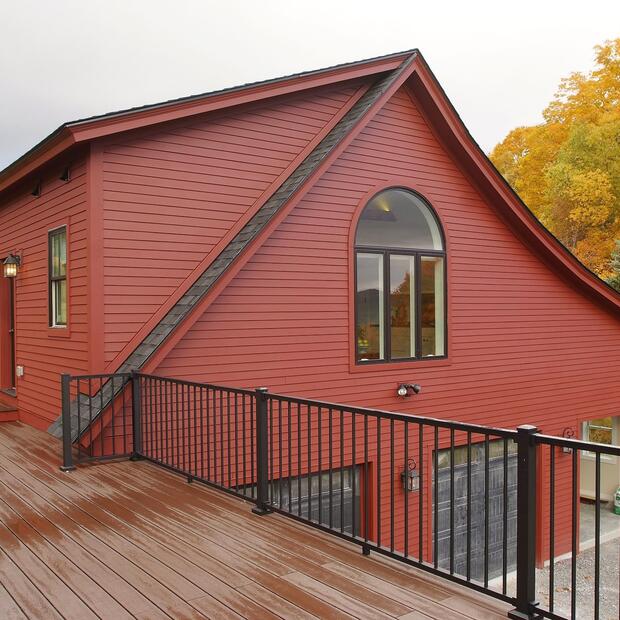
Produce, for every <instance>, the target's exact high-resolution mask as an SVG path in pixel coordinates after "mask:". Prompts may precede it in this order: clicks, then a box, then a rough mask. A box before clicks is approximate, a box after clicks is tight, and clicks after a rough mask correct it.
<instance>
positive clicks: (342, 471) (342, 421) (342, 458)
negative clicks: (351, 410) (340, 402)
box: [340, 409, 355, 532]
mask: <svg viewBox="0 0 620 620" xmlns="http://www.w3.org/2000/svg"><path fill="white" fill-rule="evenodd" d="M353 502H355V494H354V496H353ZM340 531H341V532H344V410H343V409H340Z"/></svg>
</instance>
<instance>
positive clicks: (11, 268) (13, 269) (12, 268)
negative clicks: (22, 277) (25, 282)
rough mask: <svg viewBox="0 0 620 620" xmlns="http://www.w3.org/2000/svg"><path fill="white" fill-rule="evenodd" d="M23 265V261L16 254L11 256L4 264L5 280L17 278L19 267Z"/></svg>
mask: <svg viewBox="0 0 620 620" xmlns="http://www.w3.org/2000/svg"><path fill="white" fill-rule="evenodd" d="M20 265H21V260H20V258H19V256H15V254H9V255H8V256H7V257H6V258H5V259H4V262H3V263H2V267H3V270H4V277H5V278H14V277H15V276H17V271H18V269H19V266H20Z"/></svg>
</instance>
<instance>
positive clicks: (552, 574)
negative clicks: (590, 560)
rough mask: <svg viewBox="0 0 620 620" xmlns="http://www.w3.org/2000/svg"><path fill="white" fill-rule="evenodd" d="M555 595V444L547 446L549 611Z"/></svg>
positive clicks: (551, 609) (551, 608)
mask: <svg viewBox="0 0 620 620" xmlns="http://www.w3.org/2000/svg"><path fill="white" fill-rule="evenodd" d="M554 595H555V446H549V611H553V605H554Z"/></svg>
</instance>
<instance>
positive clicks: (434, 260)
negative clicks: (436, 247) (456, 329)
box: [421, 256, 445, 357]
mask: <svg viewBox="0 0 620 620" xmlns="http://www.w3.org/2000/svg"><path fill="white" fill-rule="evenodd" d="M443 278H444V268H443V258H440V257H436V256H423V257H422V274H421V285H422V286H421V288H422V299H421V314H422V316H421V319H422V357H432V356H434V355H444V353H445V343H444V337H445V321H444V286H443Z"/></svg>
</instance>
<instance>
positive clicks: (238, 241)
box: [48, 52, 417, 440]
mask: <svg viewBox="0 0 620 620" xmlns="http://www.w3.org/2000/svg"><path fill="white" fill-rule="evenodd" d="M416 55H417V54H416V53H415V52H413V53H412V54H410V55H409V56H408V57H407V58H406V59H405V60H404V61H403V62H402V63H401V64H400V66H399V67H398V68H396V69H394V70H393V71H390V72H389V73H388V74H387V75H385V76H383V77H381V78H380V79H379V80H377V81H376V82H375V83H374V84H373V85H372V86H370V87H369V88H368V90H367V91H366V92H365V93H364V94H363V95H362V96H361V97H360V98H359V99H358V100H357V101H356V102H355V103H354V104H353V106H352V107H351V109H350V110H349V111H348V112H347V113H346V114H345V115H344V116H343V117H342V118H341V119H340V120H339V121H338V122H337V123H336V125H334V127H333V128H332V129H331V130H330V131H329V133H328V134H327V135H326V136H325V137H324V138H323V139H322V140H321V141H320V142H319V143H318V144H317V146H316V147H315V148H314V149H313V150H312V151H311V152H310V153H309V154H308V155H307V156H306V157H305V158H304V160H303V161H302V162H301V163H300V164H299V165H298V166H297V167H296V168H295V170H294V171H293V172H292V173H291V174H290V175H289V176H288V177H287V178H286V179H285V180H284V181H283V182H282V184H281V185H280V186H279V188H278V189H277V190H276V191H275V192H274V193H273V194H272V195H271V197H270V198H269V199H268V200H267V201H266V202H265V203H264V204H263V206H262V207H261V208H260V209H258V211H257V212H256V213H255V214H254V215H253V216H252V218H251V219H250V220H249V221H248V222H247V223H246V224H245V226H243V228H242V229H241V230H240V231H239V232H238V233H237V234H236V235H235V236H234V237H233V239H232V240H231V241H230V243H229V244H228V245H227V246H226V247H225V248H224V249H223V250H222V251H221V252H220V253H219V254H218V256H217V257H216V258H215V260H213V261H212V262H211V263H210V264H209V266H208V267H207V268H206V269H205V270H204V271H203V272H202V274H201V275H200V276H198V278H197V279H196V281H195V282H194V284H192V286H190V288H189V289H188V290H187V291H186V292H185V293H184V294H183V295H182V296H181V297H180V299H179V300H178V301H177V302H176V303H175V304H174V306H172V308H171V309H170V310H169V311H168V312H167V313H166V314H165V315H164V317H163V318H162V319H161V320H160V321H159V323H158V324H157V325H156V326H155V327H154V328H153V329H152V330H151V332H150V333H149V334H148V336H146V338H144V339H143V340H142V342H141V343H140V344H138V345H137V346H136V347H135V349H134V350H133V351H132V352H131V353H130V354H129V355H128V357H127V359H126V360H125V361H124V362H123V363H122V364H121V365H120V366H119V368H118V371H117V372H119V373H128V372H131V371H134V370H140V369H141V368H142V367H143V366H144V365H145V364H146V362H147V361H148V360H149V359H150V358H151V356H152V355H153V354H154V353H155V352H156V351H157V350H158V349H159V347H161V346H162V345H163V344H164V342H165V341H166V339H167V338H168V336H170V335H171V334H172V332H174V330H175V329H176V328H177V326H178V325H179V324H180V323H182V322H183V320H184V319H185V318H186V317H187V316H188V315H189V314H190V312H191V311H192V310H193V309H194V308H195V307H196V305H197V304H198V303H199V302H200V301H201V300H202V299H203V298H204V297H205V295H207V293H208V292H209V291H210V290H211V288H212V287H213V286H214V285H215V283H216V282H217V281H218V280H219V279H220V278H221V277H222V275H224V273H226V272H227V270H228V269H229V268H230V267H231V266H232V264H233V263H234V262H235V260H236V259H237V257H238V256H240V255H241V254H242V253H243V251H244V250H245V249H246V248H247V247H248V246H249V245H250V243H251V242H252V241H253V240H254V239H255V238H256V237H257V236H258V235H259V234H260V232H261V231H262V230H263V229H264V228H265V226H266V225H267V224H268V223H269V222H270V221H271V219H272V218H273V217H274V216H275V215H276V214H277V213H278V212H279V211H280V210H281V209H282V208H283V207H284V206H285V205H286V204H287V203H288V202H289V200H290V199H291V198H292V197H293V196H294V195H295V194H296V193H297V191H298V190H299V189H300V188H301V187H302V186H303V185H304V184H305V182H306V181H307V180H308V178H309V177H310V176H312V174H313V173H314V172H315V171H316V169H317V168H318V167H319V166H320V164H321V163H322V162H323V161H324V160H325V158H326V157H327V156H328V155H329V154H330V153H331V152H332V151H333V150H334V149H335V148H336V146H337V145H338V144H340V142H341V141H342V140H343V139H344V138H345V136H346V135H348V134H349V132H350V131H351V129H352V128H353V127H354V126H355V125H356V124H357V123H358V121H360V120H361V118H362V117H363V116H364V115H365V114H366V112H368V110H369V109H370V108H371V107H372V106H373V104H374V103H375V102H376V101H377V100H378V99H379V98H380V97H381V96H382V95H383V94H384V93H385V92H386V91H387V90H388V89H389V88H390V86H392V84H393V83H394V82H395V81H396V80H398V78H399V77H400V76H401V75H402V73H403V72H404V71H406V69H407V68H408V67H409V66H410V65H411V63H412V62H413V61H414V59H415V58H416ZM119 389H120V388H119ZM101 393H102V398H101V401H102V402H101V405H102V406H101V409H100V410H99V411H98V412H95V415H94V416H92V417H91V418H86V419H85V420H80V421H79V423H78V417H79V416H78V410H79V408H77V405H76V404H75V403H74V404H73V406H72V436H73V439H74V440H75V439H77V437H78V427H79V428H80V430H81V432H84V431H85V430H86V428H87V427H88V421H89V420H90V423H92V421H93V420H95V419H96V417H97V415H99V414H100V413H101V411H103V410H105V408H106V407H107V406H108V405H109V403H110V402H111V399H112V398H113V396H114V393H115V392H114V391H112V390H107V394H105V393H104V390H103V389H102V390H101ZM76 402H77V401H76ZM78 404H79V403H78ZM89 415H92V412H89ZM74 421H75V426H74V424H73V422H74ZM48 431H49V432H50V433H52V434H53V435H56V436H60V433H61V431H62V428H61V420H60V418H58V419H57V420H56V421H55V422H54V423H53V424H52V425H51V426H50V427H49V429H48Z"/></svg>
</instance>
